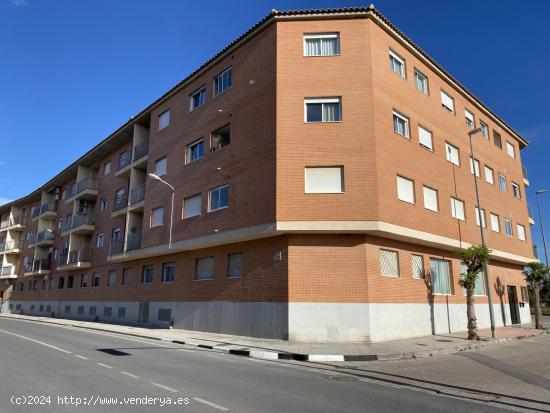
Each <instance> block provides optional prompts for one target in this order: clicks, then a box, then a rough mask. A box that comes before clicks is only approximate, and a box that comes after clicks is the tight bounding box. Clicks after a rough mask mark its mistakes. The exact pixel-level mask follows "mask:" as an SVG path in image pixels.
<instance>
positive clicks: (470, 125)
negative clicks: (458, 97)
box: [464, 109, 476, 130]
mask: <svg viewBox="0 0 550 413" xmlns="http://www.w3.org/2000/svg"><path fill="white" fill-rule="evenodd" d="M464 118H465V119H466V126H467V127H468V129H470V130H472V129H475V127H476V118H475V116H474V114H473V113H472V112H470V111H469V110H468V109H464ZM470 122H471V123H470Z"/></svg>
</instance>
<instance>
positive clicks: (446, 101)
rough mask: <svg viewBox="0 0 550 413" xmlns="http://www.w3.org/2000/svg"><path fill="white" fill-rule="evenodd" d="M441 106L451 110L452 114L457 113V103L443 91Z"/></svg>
mask: <svg viewBox="0 0 550 413" xmlns="http://www.w3.org/2000/svg"><path fill="white" fill-rule="evenodd" d="M441 104H442V105H443V106H445V107H446V108H447V109H449V110H450V111H451V112H454V111H455V103H454V100H453V98H452V97H450V96H449V95H448V94H446V93H445V92H443V91H441Z"/></svg>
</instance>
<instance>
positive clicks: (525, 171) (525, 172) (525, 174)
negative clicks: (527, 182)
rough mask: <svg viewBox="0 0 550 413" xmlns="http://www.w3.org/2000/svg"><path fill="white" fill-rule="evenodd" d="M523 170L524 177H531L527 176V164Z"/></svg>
mask: <svg viewBox="0 0 550 413" xmlns="http://www.w3.org/2000/svg"><path fill="white" fill-rule="evenodd" d="M522 171H523V177H524V178H525V179H529V177H528V176H527V168H526V167H525V166H523V167H522Z"/></svg>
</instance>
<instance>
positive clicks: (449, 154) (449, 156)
mask: <svg viewBox="0 0 550 413" xmlns="http://www.w3.org/2000/svg"><path fill="white" fill-rule="evenodd" d="M450 149H452V150H454V151H456V162H455V161H454V158H453V156H452V155H453V154H454V152H453V151H450ZM445 157H446V158H447V161H449V162H450V163H452V164H453V165H456V166H460V149H458V147H456V146H454V145H453V144H452V143H449V142H445Z"/></svg>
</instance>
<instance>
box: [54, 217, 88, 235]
mask: <svg viewBox="0 0 550 413" xmlns="http://www.w3.org/2000/svg"><path fill="white" fill-rule="evenodd" d="M94 230H95V217H94V216H93V215H75V216H73V217H71V218H70V219H68V220H66V221H65V222H63V224H62V225H61V236H62V237H65V236H67V235H69V234H91V233H92V232H94Z"/></svg>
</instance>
